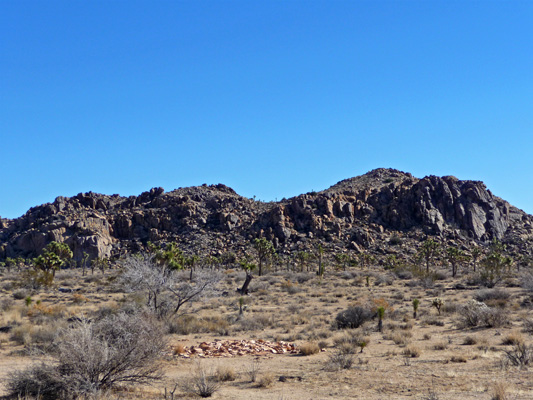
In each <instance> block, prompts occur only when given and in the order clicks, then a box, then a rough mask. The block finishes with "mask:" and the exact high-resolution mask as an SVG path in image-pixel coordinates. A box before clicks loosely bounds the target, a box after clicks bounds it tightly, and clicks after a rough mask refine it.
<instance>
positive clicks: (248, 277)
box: [237, 274, 253, 294]
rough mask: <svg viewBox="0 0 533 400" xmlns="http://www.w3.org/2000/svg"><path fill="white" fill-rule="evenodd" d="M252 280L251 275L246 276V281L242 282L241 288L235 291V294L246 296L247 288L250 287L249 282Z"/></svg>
mask: <svg viewBox="0 0 533 400" xmlns="http://www.w3.org/2000/svg"><path fill="white" fill-rule="evenodd" d="M252 279H253V276H252V274H246V280H245V281H244V284H243V285H242V288H240V289H237V292H239V293H240V294H248V286H249V285H250V282H251V281H252Z"/></svg>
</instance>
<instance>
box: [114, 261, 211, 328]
mask: <svg viewBox="0 0 533 400" xmlns="http://www.w3.org/2000/svg"><path fill="white" fill-rule="evenodd" d="M122 267H123V273H122V275H121V279H120V283H122V284H123V285H124V286H125V287H126V289H127V290H131V291H139V292H142V293H144V294H145V295H146V306H147V307H148V308H149V309H150V310H151V311H152V312H153V313H154V314H155V315H156V316H157V317H158V318H162V319H163V318H168V317H170V316H172V315H176V314H178V313H179V312H180V310H181V308H182V307H183V306H184V305H185V304H187V303H191V302H193V301H195V300H198V299H200V298H201V297H205V296H210V295H214V294H215V293H216V292H217V290H216V286H217V283H218V282H219V281H220V275H219V274H218V273H215V272H214V271H206V270H198V271H197V272H196V274H195V276H194V279H193V280H192V281H189V280H188V279H187V277H186V276H185V275H183V274H180V273H179V271H176V270H174V269H171V268H169V267H168V266H167V265H161V264H157V263H155V262H154V260H153V256H151V255H146V254H145V255H139V256H132V257H128V258H126V259H125V260H123V261H122Z"/></svg>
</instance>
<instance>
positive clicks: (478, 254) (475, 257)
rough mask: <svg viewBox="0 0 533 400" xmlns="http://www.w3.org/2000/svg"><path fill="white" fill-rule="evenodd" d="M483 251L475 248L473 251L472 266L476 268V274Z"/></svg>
mask: <svg viewBox="0 0 533 400" xmlns="http://www.w3.org/2000/svg"><path fill="white" fill-rule="evenodd" d="M481 254H482V252H481V249H480V248H479V247H477V246H476V247H474V248H473V249H472V265H473V267H474V272H476V267H477V262H478V260H479V257H481Z"/></svg>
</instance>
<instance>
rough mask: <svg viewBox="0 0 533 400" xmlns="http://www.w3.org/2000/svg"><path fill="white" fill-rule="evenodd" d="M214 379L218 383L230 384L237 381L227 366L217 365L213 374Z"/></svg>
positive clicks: (231, 369) (232, 370)
mask: <svg viewBox="0 0 533 400" xmlns="http://www.w3.org/2000/svg"><path fill="white" fill-rule="evenodd" d="M215 377H216V379H217V381H219V382H230V381H234V380H235V379H237V374H236V373H235V370H234V369H233V368H232V367H230V366H227V365H219V366H218V367H217V370H216V372H215Z"/></svg>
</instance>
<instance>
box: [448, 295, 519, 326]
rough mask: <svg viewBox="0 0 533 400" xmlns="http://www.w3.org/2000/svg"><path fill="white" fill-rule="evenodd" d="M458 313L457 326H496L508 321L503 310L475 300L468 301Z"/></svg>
mask: <svg viewBox="0 0 533 400" xmlns="http://www.w3.org/2000/svg"><path fill="white" fill-rule="evenodd" d="M458 315H459V320H458V326H459V327H460V328H467V327H470V328H473V327H476V326H485V327H489V328H498V327H502V326H505V325H506V324H508V322H509V319H508V317H507V315H506V314H505V312H504V311H503V310H501V309H495V308H491V307H489V306H487V305H486V304H485V303H482V302H479V301H476V300H470V301H468V302H467V303H466V304H465V305H464V306H463V307H462V310H461V312H460V313H459V314H458Z"/></svg>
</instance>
